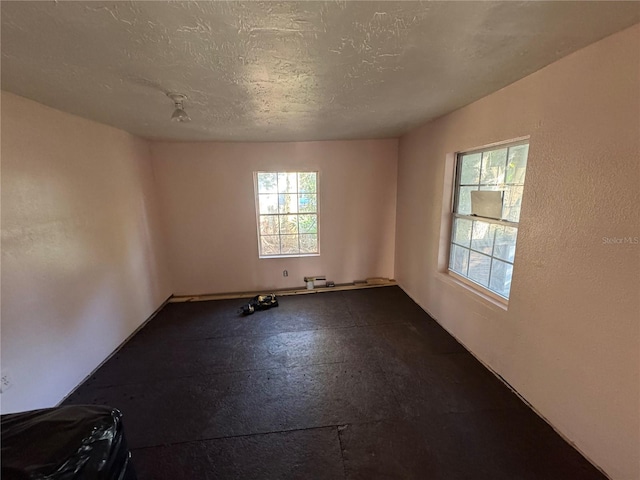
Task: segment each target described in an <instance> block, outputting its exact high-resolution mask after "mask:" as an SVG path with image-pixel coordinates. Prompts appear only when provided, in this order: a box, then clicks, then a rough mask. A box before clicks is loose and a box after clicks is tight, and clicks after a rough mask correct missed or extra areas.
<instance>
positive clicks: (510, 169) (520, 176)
mask: <svg viewBox="0 0 640 480" xmlns="http://www.w3.org/2000/svg"><path fill="white" fill-rule="evenodd" d="M528 155H529V145H528V144H527V145H518V146H517V147H511V148H510V149H509V163H508V164H507V181H506V183H518V184H521V185H522V184H524V177H525V174H526V173H527V156H528Z"/></svg>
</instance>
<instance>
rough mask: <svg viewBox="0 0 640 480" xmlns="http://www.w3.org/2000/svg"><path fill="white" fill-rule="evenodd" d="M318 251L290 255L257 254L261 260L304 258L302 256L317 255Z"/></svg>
mask: <svg viewBox="0 0 640 480" xmlns="http://www.w3.org/2000/svg"><path fill="white" fill-rule="evenodd" d="M319 256H320V254H319V253H296V254H291V255H259V256H258V258H260V259H261V260H263V259H267V258H304V257H319Z"/></svg>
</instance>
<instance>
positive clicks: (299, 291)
mask: <svg viewBox="0 0 640 480" xmlns="http://www.w3.org/2000/svg"><path fill="white" fill-rule="evenodd" d="M393 285H397V283H396V281H395V280H390V279H386V280H382V279H380V278H376V279H375V281H373V282H367V281H366V280H363V281H362V282H354V283H343V284H338V285H336V286H335V287H316V288H314V289H312V290H308V289H307V288H306V287H298V288H293V289H282V290H262V291H259V292H230V293H211V294H203V295H174V296H172V297H171V298H170V299H169V302H170V303H179V302H203V301H207V300H228V299H235V298H252V297H255V296H256V295H264V294H269V293H275V294H276V295H278V296H283V297H285V296H288V295H309V294H314V293H323V292H339V291H344V290H359V289H361V288H378V287H389V286H393Z"/></svg>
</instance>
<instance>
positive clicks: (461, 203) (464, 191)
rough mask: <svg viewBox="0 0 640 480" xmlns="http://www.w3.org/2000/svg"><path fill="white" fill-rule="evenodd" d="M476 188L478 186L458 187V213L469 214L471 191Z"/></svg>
mask: <svg viewBox="0 0 640 480" xmlns="http://www.w3.org/2000/svg"><path fill="white" fill-rule="evenodd" d="M472 190H478V187H460V192H459V195H458V210H456V213H459V214H460V215H471V191H472Z"/></svg>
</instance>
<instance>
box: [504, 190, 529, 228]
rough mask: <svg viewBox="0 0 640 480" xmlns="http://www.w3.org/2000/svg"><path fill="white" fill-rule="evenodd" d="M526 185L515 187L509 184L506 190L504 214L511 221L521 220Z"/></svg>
mask: <svg viewBox="0 0 640 480" xmlns="http://www.w3.org/2000/svg"><path fill="white" fill-rule="evenodd" d="M523 191H524V187H513V186H510V185H508V186H507V187H506V191H505V192H504V200H503V207H502V216H503V218H504V219H505V220H509V221H510V222H519V221H520V205H521V203H522V193H523Z"/></svg>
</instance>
